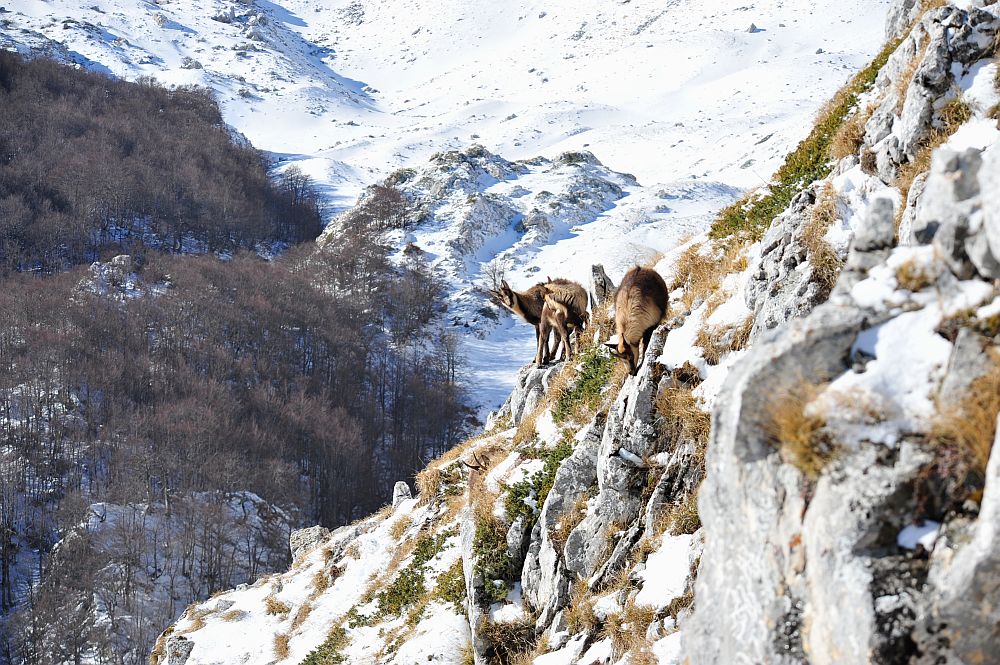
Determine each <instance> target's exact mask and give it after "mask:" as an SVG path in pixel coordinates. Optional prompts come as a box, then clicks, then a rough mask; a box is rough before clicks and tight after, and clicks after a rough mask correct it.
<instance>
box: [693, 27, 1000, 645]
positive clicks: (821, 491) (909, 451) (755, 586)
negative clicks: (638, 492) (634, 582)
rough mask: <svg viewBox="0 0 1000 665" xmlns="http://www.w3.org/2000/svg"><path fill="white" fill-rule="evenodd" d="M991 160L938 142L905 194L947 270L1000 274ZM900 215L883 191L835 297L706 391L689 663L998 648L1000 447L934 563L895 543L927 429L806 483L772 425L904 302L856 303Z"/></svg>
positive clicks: (960, 352)
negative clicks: (777, 405) (976, 498)
mask: <svg viewBox="0 0 1000 665" xmlns="http://www.w3.org/2000/svg"><path fill="white" fill-rule="evenodd" d="M970 14H974V12H971V13H970ZM953 15H954V13H953V12H952V13H949V14H948V16H953ZM970 25H971V23H970ZM997 164H1000V160H998V159H996V158H995V157H994V156H993V154H992V153H989V152H987V153H985V154H980V153H979V152H978V151H976V150H972V151H966V152H962V153H955V152H950V151H946V150H942V151H940V153H939V154H936V155H935V157H934V159H933V161H932V167H931V171H930V172H929V173H928V174H927V177H926V184H925V186H924V187H923V190H922V194H921V195H920V196H919V198H918V199H917V200H916V202H915V205H914V212H913V218H912V227H911V228H910V230H909V241H910V242H911V243H917V244H927V243H933V245H934V247H935V248H936V250H937V251H936V252H935V253H934V255H935V256H936V257H939V261H940V263H939V264H938V267H939V268H940V269H941V270H944V271H945V272H948V273H950V276H949V277H948V279H949V280H952V283H954V280H955V279H956V278H958V279H981V280H983V281H985V282H987V283H991V282H992V280H994V279H995V278H996V276H997V275H998V274H1000V272H998V271H997V268H996V264H997V256H1000V254H998V253H996V252H995V251H994V247H995V245H994V244H993V238H994V237H995V235H996V232H997V230H998V228H1000V227H998V222H1000V219H997V215H996V214H995V212H994V209H993V208H995V207H996V205H997V200H996V197H997V196H998V194H997V189H996V186H995V185H996V183H997V182H998V181H1000V173H998V171H997V166H996V165H997ZM987 208H991V209H990V210H989V211H988V212H987ZM793 209H794V206H793ZM893 219H894V215H893V205H892V202H891V200H889V199H875V200H874V201H873V202H872V204H871V205H870V206H869V210H868V216H867V218H866V219H865V221H864V223H863V225H862V228H861V229H859V231H858V233H857V235H856V236H855V238H854V240H853V242H852V245H851V248H850V251H849V255H848V258H847V261H846V264H845V268H844V271H843V272H842V273H841V276H840V281H839V283H838V285H837V287H836V288H835V290H834V293H833V294H832V296H831V298H830V300H829V301H828V302H826V303H824V304H822V305H819V306H818V307H816V308H815V309H814V310H813V311H812V312H811V313H810V314H808V315H807V316H805V317H804V318H800V319H797V320H794V321H791V322H789V323H788V324H786V325H785V326H783V327H782V328H780V329H778V330H776V331H775V332H774V333H772V334H770V335H765V336H763V337H762V338H761V339H760V340H759V341H758V342H757V343H756V344H755V345H754V346H753V347H752V348H751V349H750V351H749V352H748V354H747V355H746V356H745V357H744V358H743V359H742V360H741V362H739V363H738V364H737V366H736V367H735V368H734V369H733V370H732V373H731V374H730V375H729V377H728V378H727V381H726V383H725V385H724V387H723V390H722V393H721V394H720V396H719V398H718V399H717V401H716V408H715V411H714V413H713V422H712V436H711V443H710V445H709V453H708V471H707V477H706V480H705V482H704V484H703V485H702V489H701V491H700V494H699V496H700V501H699V512H700V515H701V519H702V523H703V525H704V528H705V538H706V548H705V551H704V554H703V557H702V561H701V567H700V570H699V575H698V580H697V583H696V602H695V611H694V614H693V616H692V618H691V619H690V621H688V623H687V624H685V625H684V626H683V628H684V633H683V635H684V644H685V649H684V650H685V653H686V654H687V656H688V658H689V659H690V661H691V662H692V663H722V662H727V663H728V662H747V663H802V662H809V663H829V664H832V663H858V664H861V663H897V662H919V663H971V662H992V661H993V660H995V656H996V654H995V653H994V651H993V650H991V649H995V645H996V644H997V643H998V639H1000V629H998V625H1000V624H998V619H1000V602H998V601H997V596H998V591H1000V555H998V554H997V552H1000V529H998V527H997V524H1000V522H998V519H1000V489H998V486H1000V459H998V458H1000V448H994V453H993V455H992V456H991V459H990V464H989V468H988V471H987V476H988V477H987V487H986V491H984V494H983V499H982V504H981V511H980V514H979V517H978V519H971V518H969V517H968V516H963V517H958V518H954V519H952V521H951V522H950V523H949V524H947V525H946V529H945V530H944V532H943V535H942V536H941V540H940V541H939V544H938V545H937V546H935V548H934V551H933V554H932V556H931V557H930V559H927V558H926V556H921V555H918V554H914V553H910V552H907V551H903V550H902V549H901V548H900V547H898V546H897V544H896V541H895V537H896V534H897V533H899V531H900V529H901V528H902V527H903V526H906V525H908V524H910V523H912V521H913V520H914V519H916V518H919V517H921V516H922V514H923V512H922V511H923V510H925V509H926V506H925V505H924V504H921V503H919V501H920V499H918V496H917V495H918V494H920V492H917V491H916V487H917V485H918V484H919V483H922V482H925V476H924V475H922V474H925V473H927V469H928V468H930V467H929V465H930V464H931V463H932V462H933V463H937V459H936V458H935V456H934V451H933V448H930V447H929V446H927V444H926V440H925V439H924V438H923V437H922V436H920V435H919V433H907V432H901V433H900V436H899V438H898V440H896V441H895V443H892V444H887V443H872V442H869V441H867V440H864V439H862V440H860V441H857V442H854V443H852V444H850V445H845V446H844V447H843V449H842V450H841V451H840V453H839V455H838V456H837V458H836V459H835V460H834V461H833V462H831V463H830V464H829V465H827V467H826V468H825V469H824V470H823V473H822V474H821V475H820V477H819V478H818V480H817V481H815V483H812V482H809V481H807V479H806V478H805V477H804V476H802V475H801V473H800V472H799V471H798V470H797V469H796V468H795V467H793V466H792V465H790V464H786V463H784V462H783V460H782V459H781V454H780V453H779V451H778V449H777V447H776V446H775V445H774V444H773V443H772V436H771V435H770V434H769V427H770V426H769V423H768V416H767V413H768V403H769V400H771V399H773V397H772V396H773V395H775V394H779V395H780V394H781V392H782V390H783V389H787V388H791V387H793V386H794V385H795V382H796V381H798V380H801V378H800V377H807V378H808V379H809V380H810V381H813V382H820V381H823V380H825V379H826V378H830V377H833V376H837V375H840V374H843V373H844V372H847V371H849V370H848V368H849V367H850V366H851V358H850V353H851V349H852V345H853V343H854V341H855V339H856V337H857V334H858V332H859V331H861V330H862V329H867V328H870V327H873V326H876V325H878V324H879V323H881V322H883V321H886V320H888V319H890V318H892V317H895V316H897V315H899V314H900V312H899V311H898V310H894V311H889V310H888V308H886V309H878V310H874V309H866V308H865V307H862V306H860V305H858V304H857V303H855V302H854V301H853V299H852V295H851V294H852V290H851V289H852V287H853V286H854V285H856V284H857V283H858V282H859V281H860V280H862V279H864V278H865V277H866V276H868V275H869V273H870V272H871V271H872V269H873V268H875V267H880V266H881V267H884V266H885V264H886V261H887V259H888V258H889V256H890V253H891V251H892V247H893V235H894V225H893ZM778 225H779V224H777V223H776V226H778ZM787 246H788V247H790V246H791V245H790V244H789V245H787ZM987 342H988V340H985V339H984V338H981V337H979V336H978V335H977V334H975V333H973V332H971V331H969V330H961V331H959V332H958V334H957V337H956V338H955V342H954V347H953V348H952V351H951V357H950V360H949V363H948V365H947V366H946V368H945V369H944V371H943V373H942V375H941V376H940V379H939V380H940V381H941V383H940V384H938V390H939V394H938V398H937V400H938V404H939V405H941V406H942V408H945V407H947V405H948V404H949V400H954V399H956V398H957V397H958V396H960V395H961V394H962V392H964V390H965V388H966V387H967V386H968V385H969V383H970V382H971V381H972V380H973V379H974V378H976V377H978V376H981V375H983V374H984V373H985V372H987V371H995V367H994V366H993V365H992V364H991V362H990V361H989V360H988V358H989V356H988V355H987V354H986V353H984V345H985V344H986V343H987ZM762 386H766V390H762V389H761V387H762ZM832 435H833V436H836V432H833V433H832ZM987 494H989V496H987ZM991 645H992V646H991ZM911 659H912V660H911Z"/></svg>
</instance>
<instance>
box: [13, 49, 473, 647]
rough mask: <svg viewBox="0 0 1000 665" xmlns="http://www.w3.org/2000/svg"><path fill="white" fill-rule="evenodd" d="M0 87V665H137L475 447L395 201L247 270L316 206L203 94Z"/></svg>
mask: <svg viewBox="0 0 1000 665" xmlns="http://www.w3.org/2000/svg"><path fill="white" fill-rule="evenodd" d="M0 63H2V67H3V69H2V71H3V77H2V86H3V90H4V91H5V92H4V93H3V94H5V95H7V96H8V97H13V98H17V99H18V100H20V101H15V102H13V103H12V104H11V106H10V107H9V108H11V109H13V111H14V112H12V113H11V114H9V115H8V114H7V113H6V110H7V108H8V107H7V106H6V105H5V106H4V110H5V114H4V118H3V121H2V122H3V127H4V130H3V134H2V138H0V142H2V143H3V146H4V154H6V155H8V159H7V161H6V162H5V163H4V164H3V165H2V167H0V168H2V169H3V174H2V175H0V187H2V188H3V189H4V196H3V199H2V200H3V201H4V203H3V204H2V205H5V206H7V207H6V208H4V212H3V213H2V214H0V224H3V228H4V232H3V239H2V241H0V242H2V245H0V247H2V250H0V251H2V253H3V258H4V261H5V263H4V269H3V272H5V273H7V274H6V275H5V276H3V277H0V499H2V500H0V612H2V618H0V636H2V637H0V662H8V661H9V662H15V663H32V664H40V663H60V662H67V661H69V662H81V661H86V662H98V663H139V662H142V661H143V660H144V658H145V654H146V653H148V650H149V648H150V647H151V644H152V640H153V638H155V636H156V634H157V633H158V632H159V631H160V630H162V628H163V627H164V626H165V625H167V624H168V623H169V622H170V621H171V620H172V619H173V618H174V617H176V615H177V613H178V612H179V611H180V609H181V608H183V607H184V606H185V605H187V604H188V603H189V602H191V601H192V600H195V599H201V598H205V597H207V596H208V595H209V594H211V593H213V592H215V591H217V590H219V589H221V588H228V587H230V586H233V585H236V584H240V583H242V582H245V581H252V580H253V579H255V578H256V576H257V575H259V574H262V573H266V572H269V571H271V570H274V569H276V568H279V567H282V566H284V565H285V564H287V557H288V548H287V537H288V532H289V530H290V529H291V528H292V527H294V526H296V525H300V524H303V523H313V522H315V521H319V522H321V523H324V524H329V525H331V526H332V525H338V524H343V523H345V522H348V521H350V520H352V519H355V518H357V517H359V516H361V515H364V514H367V513H369V512H371V511H372V510H374V509H376V508H378V507H379V506H381V505H383V504H384V503H385V501H386V500H387V499H388V497H389V495H390V492H391V488H392V484H393V483H394V482H395V481H396V480H398V479H400V478H406V477H412V475H413V474H414V473H415V472H416V470H418V469H419V468H420V467H421V466H422V465H423V463H424V461H425V460H426V459H428V458H430V457H432V456H435V455H438V454H440V453H442V452H443V451H444V450H446V449H447V448H449V447H450V446H451V445H453V444H454V443H455V442H456V441H457V440H459V439H460V438H462V437H463V436H464V435H465V434H466V430H467V427H468V425H469V422H470V412H469V410H468V409H466V408H465V407H464V406H463V403H462V396H461V393H460V390H459V388H458V385H457V383H456V376H457V371H458V368H457V363H456V357H457V352H458V349H457V344H456V342H455V340H454V339H452V338H449V337H447V336H442V334H441V333H440V331H439V327H438V326H436V325H435V321H434V317H435V315H436V314H437V313H438V312H439V311H440V304H439V297H440V293H441V288H442V287H441V285H440V284H439V283H438V281H437V279H436V278H435V277H434V276H433V275H432V273H431V272H430V271H429V270H428V269H427V267H426V266H425V265H423V264H422V263H421V262H420V261H419V260H418V259H411V260H407V261H405V262H403V263H402V264H399V265H397V264H394V263H393V262H392V261H390V258H389V251H390V250H389V248H388V247H387V246H386V245H384V244H383V243H382V242H381V241H380V240H379V236H378V233H379V230H380V229H382V228H384V227H385V225H386V224H390V223H392V222H391V220H390V219H389V217H393V219H394V218H395V216H398V215H399V214H400V212H401V206H404V205H405V202H404V201H403V200H401V199H397V200H396V203H395V205H394V206H389V207H387V208H386V209H385V210H382V209H373V210H372V213H371V214H372V215H373V219H371V220H369V222H370V223H366V224H360V223H359V224H354V225H348V226H345V227H344V228H343V229H341V231H340V232H339V233H336V234H332V235H331V236H330V237H329V240H328V242H327V243H326V244H325V246H324V248H323V249H322V250H318V249H317V248H316V246H315V245H313V244H311V243H310V244H308V245H301V246H299V247H294V248H290V249H287V250H286V251H284V252H283V253H282V254H281V256H279V257H277V258H273V259H270V260H267V259H265V258H261V256H260V250H261V249H269V248H273V246H274V245H273V243H291V242H297V241H299V240H304V239H309V238H312V237H314V236H315V235H316V233H317V231H318V228H319V216H318V209H317V206H316V198H315V194H314V193H313V191H312V188H311V186H310V184H309V182H308V180H307V179H306V178H303V177H302V176H301V175H299V174H295V173H293V174H292V175H291V176H290V177H283V178H279V179H278V180H277V183H276V184H275V182H274V181H272V180H271V179H270V178H269V176H268V169H266V168H265V166H266V165H265V161H264V159H263V157H262V156H261V155H260V153H258V152H257V151H255V150H254V149H253V148H252V147H250V146H248V145H245V144H238V143H235V142H233V140H232V139H231V138H230V136H229V134H228V133H227V132H226V130H225V129H224V128H223V126H222V124H221V121H220V119H219V118H220V116H219V110H218V107H217V106H216V104H215V102H214V101H213V100H212V98H211V96H210V95H209V94H207V93H206V92H204V91H198V90H186V89H179V90H171V91H168V90H165V89H163V88H158V87H155V86H151V85H149V84H146V83H140V84H135V83H124V82H112V81H110V80H109V79H107V78H105V77H103V76H99V75H94V74H87V73H83V72H78V71H74V70H72V69H69V68H67V67H64V66H61V65H56V64H54V63H51V62H47V61H41V60H37V61H32V62H30V63H24V62H21V61H20V60H19V59H17V57H15V56H11V55H9V54H0ZM50 102H52V104H51V105H50ZM4 103H5V104H6V100H5V101H4ZM30 109H34V110H35V111H39V112H35V113H32V112H30ZM161 110H162V112H161ZM30 140H33V141H34V143H30ZM107 143H110V144H111V145H106V144H107ZM99 148H100V149H101V150H103V152H99V153H94V152H87V151H88V150H97V149H99ZM26 151H27V152H26ZM32 151H33V152H32ZM63 160H66V161H65V162H64V161H63ZM386 216H389V217H386ZM383 217H386V218H385V219H383ZM268 243H271V244H269V245H268V247H267V248H265V247H262V245H263V244H268ZM241 248H247V249H250V248H255V249H257V250H258V251H257V252H251V251H242V250H241ZM123 249H128V250H129V251H130V252H131V253H129V254H123V253H121V252H122V250H123ZM199 250H201V253H198V252H199ZM207 250H212V251H210V252H207V253H205V252H206V251H207ZM99 254H115V256H114V257H113V258H110V259H108V260H105V261H98V262H95V263H93V264H92V265H90V266H89V267H84V266H77V267H68V266H70V264H73V263H79V262H89V260H90V259H92V258H95V257H97V256H98V255H99Z"/></svg>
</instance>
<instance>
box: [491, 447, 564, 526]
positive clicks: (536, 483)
mask: <svg viewBox="0 0 1000 665" xmlns="http://www.w3.org/2000/svg"><path fill="white" fill-rule="evenodd" d="M572 454H573V437H572V434H567V435H565V436H563V438H562V439H561V440H560V441H559V443H558V444H556V447H555V448H552V449H544V450H543V451H542V456H541V458H542V460H543V461H544V463H543V465H542V469H541V470H540V471H537V472H535V473H533V474H532V475H531V478H529V479H527V480H522V481H520V482H517V483H514V484H513V485H511V486H510V487H508V488H507V494H506V496H505V497H504V508H505V509H506V512H507V518H508V519H510V520H514V519H516V518H517V517H518V516H524V517H525V518H527V520H528V524H529V525H532V524H534V523H535V520H536V519H537V516H538V511H541V508H542V506H543V505H544V504H545V499H547V498H548V496H549V492H550V491H551V490H552V484H553V483H554V482H555V479H556V471H558V470H559V465H560V464H562V462H563V460H565V459H566V458H567V457H569V456H570V455H572ZM532 494H534V496H535V502H536V505H537V506H538V510H537V511H536V510H533V509H532V508H531V506H529V505H528V504H527V503H525V501H524V500H525V499H527V498H529V497H530V496H531V495H532Z"/></svg>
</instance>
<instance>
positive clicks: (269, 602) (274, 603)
mask: <svg viewBox="0 0 1000 665" xmlns="http://www.w3.org/2000/svg"><path fill="white" fill-rule="evenodd" d="M264 611H265V612H266V613H267V614H288V613H289V612H291V611H292V608H290V607H289V606H288V605H286V604H285V603H283V602H282V601H280V600H278V597H277V596H275V595H274V594H273V593H272V594H271V595H270V596H268V597H267V598H265V599H264Z"/></svg>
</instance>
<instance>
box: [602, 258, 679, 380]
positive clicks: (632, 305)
mask: <svg viewBox="0 0 1000 665" xmlns="http://www.w3.org/2000/svg"><path fill="white" fill-rule="evenodd" d="M668 300H669V293H668V291H667V285H666V283H665V282H664V281H663V278H662V277H660V274H659V273H658V272H656V271H655V270H651V269H649V268H640V267H639V266H636V267H635V268H632V270H630V271H628V273H626V274H625V277H624V278H623V279H622V283H621V286H619V287H618V293H617V295H616V296H615V331H616V332H617V333H618V344H617V345H614V344H612V343H610V342H607V343H606V344H607V346H608V347H610V348H611V350H612V351H611V353H612V355H614V356H617V357H619V358H624V359H625V360H626V362H628V370H629V374H631V375H632V376H635V375H636V374H637V373H638V371H639V365H640V364H641V363H642V357H643V355H644V354H645V353H646V349H647V348H648V347H649V339H650V338H651V337H652V336H653V330H655V329H656V326H658V325H659V324H660V322H661V321H662V320H663V319H664V318H665V317H666V315H667V303H668Z"/></svg>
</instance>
